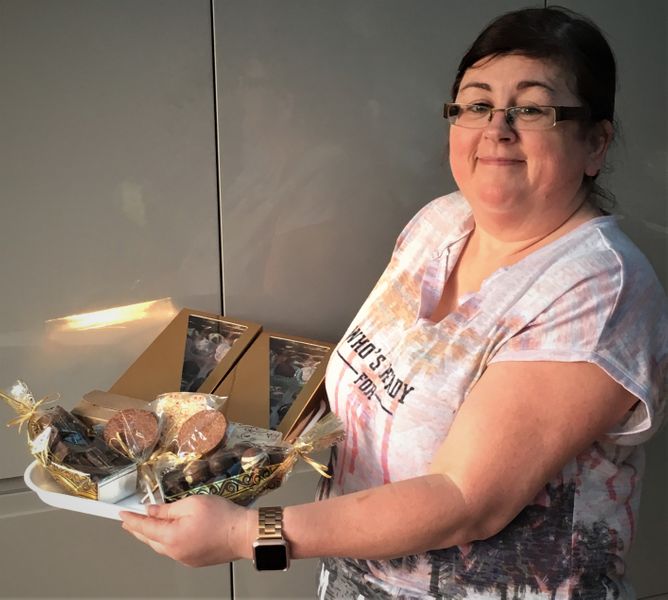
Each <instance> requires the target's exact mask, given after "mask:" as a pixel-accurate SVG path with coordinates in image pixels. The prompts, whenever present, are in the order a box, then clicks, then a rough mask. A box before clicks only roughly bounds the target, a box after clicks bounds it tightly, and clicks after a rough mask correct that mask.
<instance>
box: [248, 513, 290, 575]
mask: <svg viewBox="0 0 668 600" xmlns="http://www.w3.org/2000/svg"><path fill="white" fill-rule="evenodd" d="M253 564H254V565H255V568H256V569H257V570H258V571H287V570H288V567H289V566H290V547H289V545H288V541H287V540H286V539H285V538H284V537H283V509H282V508H281V507H280V506H268V507H267V506H263V507H261V508H260V510H259V512H258V537H257V539H256V540H255V541H254V542H253Z"/></svg>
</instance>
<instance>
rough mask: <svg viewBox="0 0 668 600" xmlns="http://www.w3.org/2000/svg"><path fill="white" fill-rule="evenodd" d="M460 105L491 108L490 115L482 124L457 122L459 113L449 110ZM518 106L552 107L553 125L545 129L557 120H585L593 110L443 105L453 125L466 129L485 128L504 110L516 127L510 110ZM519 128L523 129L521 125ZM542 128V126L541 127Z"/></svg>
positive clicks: (580, 108)
mask: <svg viewBox="0 0 668 600" xmlns="http://www.w3.org/2000/svg"><path fill="white" fill-rule="evenodd" d="M460 106H480V107H481V108H482V107H484V108H488V110H489V115H488V117H487V119H484V118H482V119H480V120H479V121H477V122H476V123H479V124H480V125H479V126H478V125H474V126H470V125H461V124H459V123H456V122H455V121H454V120H452V118H454V117H456V116H457V115H456V114H454V115H450V113H449V111H450V109H451V108H459V107H460ZM518 108H551V109H552V110H553V111H554V122H553V123H552V125H550V126H549V127H545V129H550V128H551V127H554V126H555V125H556V124H557V122H559V121H574V120H581V121H585V120H587V119H589V118H590V117H591V111H590V110H589V108H587V107H586V106H547V105H544V106H531V105H527V106H526V107H525V106H507V107H506V108H491V107H487V106H485V105H484V104H462V103H460V102H446V103H445V104H444V106H443V117H444V118H445V119H447V120H448V122H449V123H450V124H452V125H455V126H456V127H464V128H466V129H484V128H485V127H487V124H488V123H491V121H492V117H493V116H494V113H495V112H503V113H504V119H505V121H506V123H507V124H508V125H509V126H510V127H516V121H513V119H512V118H511V113H510V112H509V111H511V110H513V109H518ZM519 129H522V127H521V126H520V127H519ZM541 129H542V128H541ZM534 131H540V129H537V130H534Z"/></svg>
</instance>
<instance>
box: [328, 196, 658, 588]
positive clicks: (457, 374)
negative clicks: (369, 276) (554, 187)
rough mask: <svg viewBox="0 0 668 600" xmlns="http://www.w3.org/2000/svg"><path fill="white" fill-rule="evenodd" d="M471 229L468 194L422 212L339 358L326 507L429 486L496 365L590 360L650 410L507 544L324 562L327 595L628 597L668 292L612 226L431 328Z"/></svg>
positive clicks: (597, 226) (477, 296) (549, 489)
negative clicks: (447, 442)
mask: <svg viewBox="0 0 668 600" xmlns="http://www.w3.org/2000/svg"><path fill="white" fill-rule="evenodd" d="M473 225H474V223H473V216H472V213H471V210H470V207H469V205H468V203H467V202H466V200H465V199H464V197H463V196H462V195H461V194H460V193H459V192H455V193H453V194H450V195H448V196H444V197H441V198H438V199H436V200H434V201H433V202H431V203H430V204H429V205H427V206H426V207H425V208H423V209H422V210H421V211H420V212H419V213H418V214H417V215H416V216H415V217H414V218H413V220H412V221H411V222H410V223H409V224H408V225H407V227H406V228H405V229H404V231H403V232H402V234H401V235H400V237H399V239H398V241H397V245H396V247H395V250H394V253H393V255H392V259H391V261H390V264H389V265H388V267H387V269H386V270H385V272H384V274H383V275H382V277H381V278H380V280H379V282H378V283H377V285H376V286H375V288H374V289H373V291H372V293H371V294H370V296H369V297H368V299H367V300H366V302H365V303H364V305H363V306H362V308H361V309H360V311H359V313H358V314H357V316H356V317H355V319H354V320H353V322H352V323H351V325H350V327H349V329H348V330H347V332H346V333H345V335H344V336H343V339H342V340H341V342H340V343H339V344H338V346H337V347H336V349H335V351H334V352H333V354H332V358H331V360H330V363H329V365H328V370H327V377H326V387H327V394H328V397H329V402H330V406H331V409H332V411H334V412H335V413H336V414H338V415H339V416H340V417H341V419H342V420H343V422H344V425H345V428H346V438H345V440H344V441H343V442H342V443H340V444H339V445H338V446H337V447H336V448H335V451H334V452H333V465H332V466H333V469H334V476H333V478H332V479H331V480H328V481H324V480H323V482H322V487H321V497H327V496H338V495H341V494H346V493H350V492H355V491H358V490H362V489H368V488H371V487H374V486H380V485H383V484H386V483H390V482H394V481H400V480H404V479H409V478H411V477H416V476H419V475H424V474H427V473H428V469H429V464H430V461H431V460H432V456H433V455H434V453H435V451H436V450H437V448H438V447H439V446H440V445H441V443H442V442H443V440H444V439H445V437H446V436H447V433H448V429H449V427H450V425H451V424H452V422H453V419H454V417H455V416H456V414H457V411H458V409H459V407H460V406H461V404H462V402H464V401H465V399H466V396H467V394H468V393H469V391H470V390H471V388H472V387H473V386H474V385H475V383H476V381H477V380H478V379H479V378H480V376H481V375H482V373H483V372H484V370H485V368H486V367H487V365H489V364H492V363H495V362H502V361H546V360H552V361H585V362H590V363H593V364H596V365H598V366H599V367H600V368H601V369H603V370H604V371H605V372H606V373H607V374H608V375H609V376H610V377H612V378H613V379H614V380H615V381H617V382H618V383H620V384H621V385H622V386H623V387H624V388H626V389H627V390H629V391H630V392H632V393H633V394H634V395H635V396H637V398H638V399H639V402H638V403H637V404H636V406H635V407H634V409H633V411H632V413H631V414H630V416H629V418H628V419H627V420H626V421H625V422H624V423H623V425H622V426H620V427H619V428H618V429H616V430H614V431H610V432H608V435H607V436H606V438H605V439H604V440H601V441H599V442H597V443H595V444H593V445H592V446H591V447H590V448H588V449H587V450H586V451H585V452H583V453H581V454H580V455H579V456H577V457H576V458H575V459H573V460H571V461H569V462H568V464H566V465H565V467H564V468H563V470H562V471H561V472H560V473H559V474H558V476H556V477H555V478H553V479H552V480H551V481H550V482H549V483H548V484H547V485H546V487H545V488H544V489H543V490H542V492H541V493H540V494H539V495H538V496H537V497H536V498H535V499H534V500H533V502H532V503H530V504H529V505H528V506H527V507H526V508H525V509H524V510H523V511H522V512H521V513H520V514H519V515H518V516H517V517H516V518H515V519H514V520H513V521H512V522H511V523H510V524H509V525H508V526H506V528H505V529H504V530H502V531H501V532H500V533H498V534H497V535H495V536H493V537H492V538H489V539H487V540H481V541H476V542H473V543H471V544H467V545H466V547H453V548H447V549H443V550H434V551H430V552H427V553H425V554H422V555H417V556H408V557H404V558H401V559H395V560H390V561H364V560H347V559H346V560H337V559H330V560H327V561H325V562H324V563H323V566H322V572H321V579H320V586H319V597H321V598H328V597H335V595H333V590H338V592H337V593H339V594H342V593H345V595H346V597H348V592H350V596H349V597H355V598H376V597H378V598H380V597H384V596H383V594H386V595H387V597H402V598H410V597H426V596H433V597H442V598H470V599H478V598H485V599H493V598H504V599H505V598H507V597H518V598H525V599H533V598H536V599H543V598H545V599H547V598H550V599H555V600H556V599H561V598H572V597H578V598H583V599H584V598H591V599H593V598H597V599H598V598H604V599H607V598H628V597H631V596H632V591H631V590H630V587H629V586H628V582H627V581H626V580H625V578H624V555H625V554H626V552H627V550H628V547H629V545H630V542H631V540H632V538H633V535H634V532H635V528H636V519H637V509H638V502H639V493H640V477H641V475H642V470H643V456H644V455H643V452H642V448H639V447H638V445H639V444H640V443H642V442H644V441H645V440H647V439H648V438H649V437H651V435H652V434H653V433H654V432H655V431H656V429H657V428H658V427H659V425H660V423H661V420H662V417H663V410H664V402H665V390H666V388H667V382H666V377H667V368H666V365H667V363H668V302H667V301H666V296H665V293H664V292H663V290H662V289H661V286H660V284H659V282H658V280H657V279H656V276H655V274H654V272H653V270H652V268H651V267H650V265H649V263H648V262H647V260H646V259H645V257H644V256H643V255H642V253H641V252H640V251H639V250H638V249H637V248H636V247H635V246H634V245H633V243H632V242H631V241H630V240H629V239H628V238H627V237H626V236H625V235H624V234H623V233H622V231H621V230H620V229H619V227H618V225H617V222H616V218H615V217H612V216H604V217H597V218H594V219H591V220H590V221H587V222H586V223H583V224H582V225H580V226H579V227H577V228H576V229H574V230H572V231H570V232H568V233H567V234H566V235H564V236H562V237H560V238H558V239H557V240H555V241H553V242H551V243H550V244H548V245H546V246H544V247H542V248H540V249H538V250H537V251H535V252H533V253H532V254H530V255H528V256H526V257H525V258H523V259H522V260H520V261H519V262H517V263H515V264H514V265H511V266H509V267H504V268H501V269H499V270H498V271H496V272H494V273H493V274H492V275H491V276H490V277H488V278H487V279H486V280H485V281H484V282H483V283H482V285H481V287H480V290H479V291H477V292H474V293H470V294H467V295H466V296H464V297H463V298H460V301H459V304H458V307H457V309H456V310H455V311H453V312H452V313H450V314H449V315H446V317H445V318H444V319H443V320H442V321H440V322H433V321H431V320H430V319H429V316H430V315H431V314H432V313H433V311H434V309H435V308H436V306H437V304H438V302H439V300H440V296H441V293H442V290H443V285H444V283H445V281H446V280H447V277H448V276H449V274H450V273H451V272H452V269H453V267H454V265H455V264H456V262H457V259H458V257H459V254H460V252H461V251H462V249H463V247H464V245H465V242H466V240H467V237H468V235H469V234H470V233H471V231H472V229H473ZM416 510H419V507H416ZM397 518H400V516H397ZM337 579H338V582H335V580H337ZM369 590H372V592H370V591H369Z"/></svg>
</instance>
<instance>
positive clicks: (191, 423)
mask: <svg viewBox="0 0 668 600" xmlns="http://www.w3.org/2000/svg"><path fill="white" fill-rule="evenodd" d="M226 430H227V419H226V418H225V415H223V413H221V412H218V411H217V410H201V411H199V412H198V413H195V414H194V415H193V416H192V417H190V418H189V419H188V420H187V421H186V422H185V423H184V424H183V425H182V426H181V428H180V429H179V435H178V447H179V452H182V453H191V452H193V453H195V454H199V455H200V456H202V455H204V454H206V453H207V452H211V450H213V449H214V448H215V447H216V446H217V445H218V444H220V442H221V441H222V440H223V438H224V437H225V431H226Z"/></svg>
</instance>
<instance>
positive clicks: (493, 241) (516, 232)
mask: <svg viewBox="0 0 668 600" xmlns="http://www.w3.org/2000/svg"><path fill="white" fill-rule="evenodd" d="M600 215H601V212H600V211H599V210H598V209H596V208H595V207H593V206H592V205H591V204H589V203H588V202H586V201H583V202H580V203H579V204H578V205H577V206H576V207H575V208H574V209H573V210H572V211H571V212H570V213H568V214H567V215H566V216H565V217H562V218H561V219H554V220H553V222H552V223H550V222H549V221H545V222H541V223H538V224H537V225H536V226H535V227H531V226H527V224H525V223H523V224H522V225H523V227H520V228H517V229H513V228H511V227H510V226H509V225H508V224H503V223H499V222H498V221H495V220H494V219H487V220H486V219H484V218H483V219H479V218H478V215H475V214H474V220H475V228H474V230H473V233H472V234H471V237H470V238H469V241H468V244H467V250H468V251H469V252H470V255H474V256H476V257H477V258H478V259H480V260H482V261H484V262H499V261H500V262H503V263H508V264H511V263H513V262H516V261H517V260H520V259H521V258H522V257H524V256H526V255H528V254H531V252H533V251H535V250H537V249H538V248H540V247H542V246H545V245H546V244H549V243H550V242H551V241H553V240H555V239H557V238H559V237H561V236H562V235H565V234H566V233H568V232H569V231H572V230H573V229H575V228H576V227H578V226H579V225H581V224H582V223H585V222H586V221H589V220H590V219H593V218H594V217H598V216H600Z"/></svg>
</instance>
